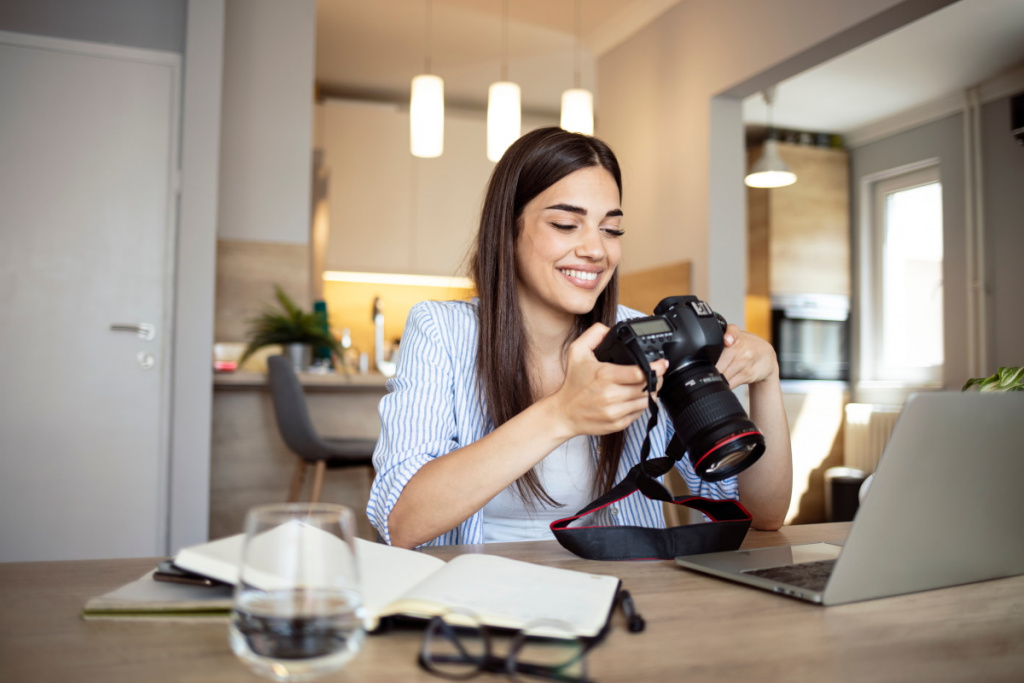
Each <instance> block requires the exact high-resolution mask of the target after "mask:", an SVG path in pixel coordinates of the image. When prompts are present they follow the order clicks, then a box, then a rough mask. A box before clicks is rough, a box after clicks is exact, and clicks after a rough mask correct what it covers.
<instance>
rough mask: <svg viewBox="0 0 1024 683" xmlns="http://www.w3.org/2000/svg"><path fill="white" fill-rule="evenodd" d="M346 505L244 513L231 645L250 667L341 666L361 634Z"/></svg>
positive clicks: (277, 673)
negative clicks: (243, 533) (242, 540)
mask: <svg viewBox="0 0 1024 683" xmlns="http://www.w3.org/2000/svg"><path fill="white" fill-rule="evenodd" d="M354 524H355V522H354V520H353V515H352V511H351V510H350V509H348V508H346V507H344V506H341V505H331V504H327V503H286V504H277V505H263V506H258V507H255V508H252V509H251V510H250V511H249V513H248V515H247V516H246V522H245V543H244V547H243V551H242V558H241V565H240V568H239V569H240V571H239V580H238V584H237V585H236V587H235V600H234V609H233V610H232V614H231V625H230V627H229V632H230V640H231V649H232V650H233V651H234V653H235V654H236V655H237V656H238V658H239V659H241V660H242V661H243V662H245V663H246V664H247V665H248V666H249V667H250V668H251V669H252V670H253V671H254V672H256V673H257V674H259V675H261V676H265V677H267V678H270V679H273V680H276V681H308V680H311V679H313V678H316V677H317V676H320V675H322V674H326V673H329V672H331V671H335V670H337V669H340V668H341V667H343V666H344V665H345V664H346V663H347V662H348V661H349V660H350V659H351V658H352V657H353V656H354V655H355V654H356V653H357V652H358V651H359V648H360V646H361V645H362V642H363V639H364V638H365V636H366V630H365V628H364V624H363V616H364V608H363V606H362V594H361V592H360V584H359V570H358V564H357V562H356V547H355V541H354V534H353V529H354Z"/></svg>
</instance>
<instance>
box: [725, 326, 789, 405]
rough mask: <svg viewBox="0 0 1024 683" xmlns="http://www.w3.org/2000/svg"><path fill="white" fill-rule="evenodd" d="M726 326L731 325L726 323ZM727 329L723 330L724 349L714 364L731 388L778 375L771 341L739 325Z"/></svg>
mask: <svg viewBox="0 0 1024 683" xmlns="http://www.w3.org/2000/svg"><path fill="white" fill-rule="evenodd" d="M729 328H735V326H734V325H730V326H729ZM729 328H727V330H726V336H727V344H726V348H725V350H724V351H722V355H721V357H719V359H718V363H716V364H715V367H716V369H717V370H718V371H719V372H720V373H722V376H724V377H725V379H726V381H728V382H729V386H730V387H731V388H733V389H735V388H736V387H738V386H740V385H743V384H753V383H755V382H761V381H764V380H765V379H768V378H769V377H772V376H776V375H777V374H778V361H777V360H776V358H775V349H773V348H772V346H771V344H769V343H768V342H766V341H765V340H763V339H761V338H760V337H758V336H756V335H753V334H751V333H749V332H744V331H742V330H739V328H736V329H729ZM729 336H731V337H732V342H731V343H729V342H728V337H729Z"/></svg>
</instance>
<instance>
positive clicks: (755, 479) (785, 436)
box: [739, 377, 793, 530]
mask: <svg viewBox="0 0 1024 683" xmlns="http://www.w3.org/2000/svg"><path fill="white" fill-rule="evenodd" d="M749 390H750V419H751V420H753V422H754V424H755V425H757V428H758V429H759V430H761V433H762V434H764V441H765V452H764V455H762V456H761V458H760V459H759V460H758V461H757V462H756V463H754V464H753V465H752V466H751V467H750V468H749V469H747V470H746V471H744V472H742V473H741V474H740V477H739V483H740V499H741V500H742V501H743V505H744V507H746V508H747V510H749V511H750V513H751V515H752V516H753V518H754V519H753V526H754V527H755V528H757V529H766V530H775V529H778V528H779V527H780V526H782V523H783V522H784V521H785V520H786V513H787V511H788V510H789V504H790V498H791V496H792V493H793V456H792V449H791V443H790V436H789V423H788V421H787V419H786V412H785V409H784V407H783V403H782V388H781V385H780V384H779V380H778V378H777V377H772V378H769V379H766V380H764V381H762V382H757V383H754V384H751V385H749Z"/></svg>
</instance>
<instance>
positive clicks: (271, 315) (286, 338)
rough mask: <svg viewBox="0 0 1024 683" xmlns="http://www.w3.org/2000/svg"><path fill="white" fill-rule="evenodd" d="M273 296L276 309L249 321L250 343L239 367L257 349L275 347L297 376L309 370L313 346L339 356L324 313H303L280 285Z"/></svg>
mask: <svg viewBox="0 0 1024 683" xmlns="http://www.w3.org/2000/svg"><path fill="white" fill-rule="evenodd" d="M274 294H275V297H276V299H277V303H278V304H279V308H271V307H268V308H267V309H266V310H265V311H264V312H263V313H262V314H261V315H259V316H258V317H256V318H253V319H252V320H250V321H249V340H248V341H249V343H248V345H247V346H246V347H245V351H244V352H243V353H242V357H241V359H240V360H239V361H238V364H239V365H241V364H242V363H244V362H245V361H246V359H247V358H249V356H251V355H252V354H253V353H255V352H256V351H257V350H258V349H261V348H263V347H265V346H272V345H274V344H279V345H280V346H281V350H282V353H283V354H284V355H286V356H288V357H289V358H290V359H291V362H292V366H293V367H295V371H296V372H301V371H304V370H306V369H307V368H308V367H309V363H310V356H311V354H312V350H313V347H314V346H325V347H327V348H329V349H330V350H331V351H332V352H333V353H336V354H340V353H341V346H340V345H339V344H338V341H337V340H336V339H335V338H334V337H333V336H331V332H330V328H329V327H328V326H327V319H326V316H325V314H324V313H315V312H310V311H304V310H302V309H301V308H300V307H299V306H298V305H296V304H295V302H294V301H292V299H291V298H290V297H289V296H288V295H287V294H285V292H284V290H283V289H281V287H280V286H279V285H274Z"/></svg>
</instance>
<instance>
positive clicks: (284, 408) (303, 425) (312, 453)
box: [267, 356, 377, 503]
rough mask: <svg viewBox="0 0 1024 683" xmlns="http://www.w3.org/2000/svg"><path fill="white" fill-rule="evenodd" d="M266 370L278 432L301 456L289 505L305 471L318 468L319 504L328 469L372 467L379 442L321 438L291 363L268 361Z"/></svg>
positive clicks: (273, 358)
mask: <svg viewBox="0 0 1024 683" xmlns="http://www.w3.org/2000/svg"><path fill="white" fill-rule="evenodd" d="M267 370H268V373H269V378H270V395H271V398H272V399H273V402H274V417H275V418H276V419H277V428H278V430H279V431H280V432H281V438H282V439H283V440H284V442H285V445H287V446H288V448H289V449H290V450H291V451H292V452H293V453H295V455H297V456H299V462H298V465H297V466H296V469H295V475H294V476H293V477H292V483H291V488H290V489H289V491H288V502H290V503H291V502H295V501H296V500H298V497H299V492H300V491H301V490H302V485H303V483H304V482H305V479H306V470H307V468H308V467H309V466H310V465H315V466H316V470H315V475H314V477H313V492H312V496H311V499H310V502H313V503H316V502H318V501H319V500H320V492H321V491H322V490H323V485H324V473H325V471H326V470H327V468H328V467H330V468H332V469H333V468H340V467H358V466H363V465H372V460H371V457H372V456H373V449H374V446H375V445H376V443H377V442H376V439H366V438H356V439H338V438H326V437H321V436H320V435H319V434H317V432H316V430H315V429H314V428H313V422H312V421H311V420H310V419H309V409H308V408H307V406H306V397H305V395H304V394H303V391H302V385H301V384H299V378H298V377H297V376H296V374H295V370H294V369H293V368H292V365H291V361H289V360H288V359H287V358H285V357H284V356H270V357H269V358H267Z"/></svg>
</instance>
